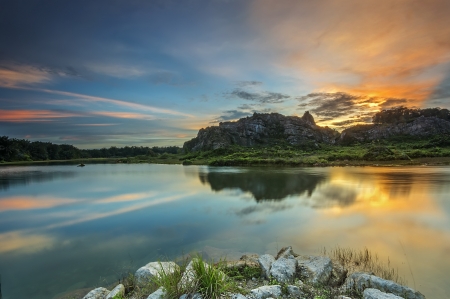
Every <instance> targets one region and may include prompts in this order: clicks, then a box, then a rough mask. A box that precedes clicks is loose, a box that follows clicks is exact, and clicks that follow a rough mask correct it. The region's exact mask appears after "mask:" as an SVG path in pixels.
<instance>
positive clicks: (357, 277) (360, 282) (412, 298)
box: [343, 273, 425, 299]
mask: <svg viewBox="0 0 450 299" xmlns="http://www.w3.org/2000/svg"><path fill="white" fill-rule="evenodd" d="M343 288H344V289H347V290H356V291H358V292H363V291H364V290H365V289H368V288H373V289H378V290H380V291H382V292H387V293H392V294H394V295H397V296H401V297H403V298H405V299H425V296H424V295H422V294H421V293H420V292H417V291H414V290H413V289H411V288H409V287H405V286H402V285H399V284H398V283H395V282H393V281H391V280H386V279H383V278H380V277H378V276H375V275H370V274H367V273H353V274H352V275H350V276H349V277H347V279H346V280H345V283H344V285H343Z"/></svg>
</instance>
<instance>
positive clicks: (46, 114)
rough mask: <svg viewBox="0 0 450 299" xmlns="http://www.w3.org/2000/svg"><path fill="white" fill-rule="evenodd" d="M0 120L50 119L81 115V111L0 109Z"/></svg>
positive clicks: (26, 120) (28, 120)
mask: <svg viewBox="0 0 450 299" xmlns="http://www.w3.org/2000/svg"><path fill="white" fill-rule="evenodd" d="M0 115H2V116H1V118H0V122H36V121H51V120H55V119H61V118H67V117H82V116H85V115H84V114H82V113H74V112H59V111H51V110H3V109H0Z"/></svg>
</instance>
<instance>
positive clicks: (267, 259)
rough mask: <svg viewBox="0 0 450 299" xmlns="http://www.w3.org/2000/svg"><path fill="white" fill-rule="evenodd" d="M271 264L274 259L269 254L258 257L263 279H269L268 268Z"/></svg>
mask: <svg viewBox="0 0 450 299" xmlns="http://www.w3.org/2000/svg"><path fill="white" fill-rule="evenodd" d="M273 262H275V258H274V257H273V256H272V255H270V254H263V255H261V256H260V257H259V259H258V263H259V266H260V267H261V270H262V275H263V277H265V278H269V277H270V268H271V267H272V263H273Z"/></svg>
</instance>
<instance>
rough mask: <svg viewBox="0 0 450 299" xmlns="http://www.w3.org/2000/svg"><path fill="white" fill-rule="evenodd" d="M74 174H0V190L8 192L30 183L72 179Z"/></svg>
mask: <svg viewBox="0 0 450 299" xmlns="http://www.w3.org/2000/svg"><path fill="white" fill-rule="evenodd" d="M74 175H75V173H74V172H62V171H55V172H44V171H20V172H0V190H8V189H9V188H10V187H13V186H16V185H28V184H30V183H41V182H45V181H52V180H56V179H64V178H70V177H73V176H74Z"/></svg>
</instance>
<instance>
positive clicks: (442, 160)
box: [0, 157, 450, 167]
mask: <svg viewBox="0 0 450 299" xmlns="http://www.w3.org/2000/svg"><path fill="white" fill-rule="evenodd" d="M130 159H131V161H130V160H128V161H127V158H89V159H73V160H46V161H14V162H0V167H2V166H38V165H58V164H59V165H77V164H80V163H84V164H163V165H184V166H190V165H197V166H219V167H220V166H222V167H224V166H240V167H241V166H249V167H255V166H258V167H268V166H271V167H347V166H348V167H370V166H372V167H403V166H449V165H450V157H424V158H416V159H413V160H386V161H367V160H348V161H346V160H344V161H332V162H322V163H301V162H297V161H288V160H283V161H270V162H269V161H261V162H258V163H251V162H249V163H240V162H234V161H227V160H223V161H220V160H219V161H218V162H216V163H214V164H211V163H208V161H206V160H197V161H192V163H189V164H185V163H183V162H184V161H182V160H180V159H155V158H153V159H150V160H133V158H130ZM216 161H217V160H216Z"/></svg>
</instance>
